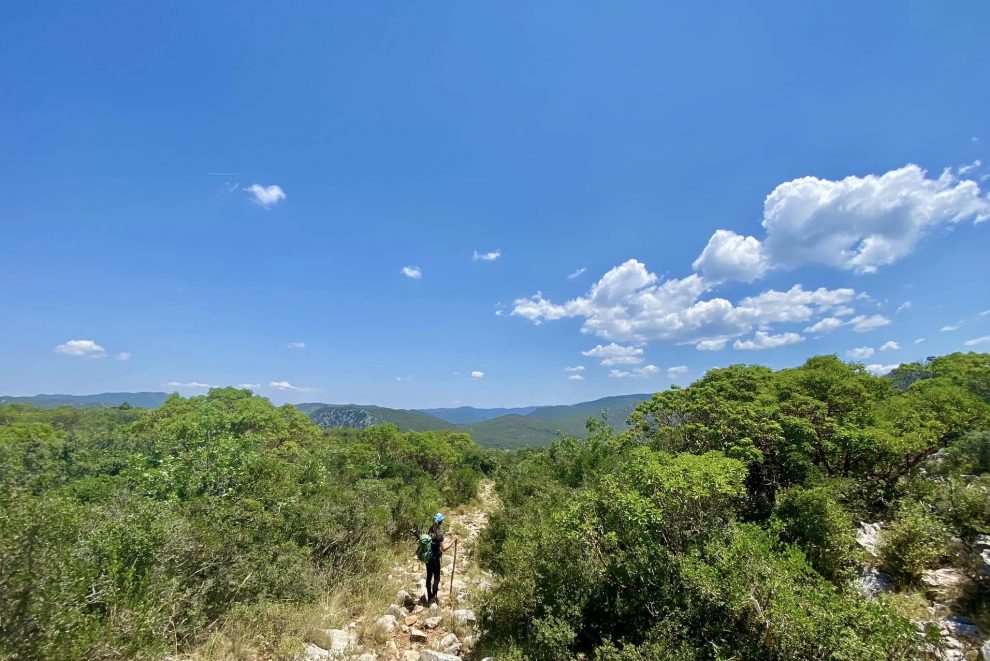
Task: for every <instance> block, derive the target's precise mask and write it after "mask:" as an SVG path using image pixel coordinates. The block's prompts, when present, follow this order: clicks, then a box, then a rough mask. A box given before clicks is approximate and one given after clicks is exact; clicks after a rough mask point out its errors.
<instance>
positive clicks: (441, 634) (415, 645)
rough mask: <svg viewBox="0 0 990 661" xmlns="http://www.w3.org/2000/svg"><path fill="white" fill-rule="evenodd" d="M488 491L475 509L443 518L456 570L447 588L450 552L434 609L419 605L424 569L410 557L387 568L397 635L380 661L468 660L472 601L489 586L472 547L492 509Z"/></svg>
mask: <svg viewBox="0 0 990 661" xmlns="http://www.w3.org/2000/svg"><path fill="white" fill-rule="evenodd" d="M492 487H493V485H492V483H491V482H485V483H482V485H481V488H480V489H479V494H478V501H479V502H478V504H477V505H474V506H472V507H468V508H466V509H464V510H463V511H461V512H455V513H453V514H451V515H450V516H449V517H448V522H449V523H448V526H447V530H448V531H449V533H448V534H453V535H457V536H458V543H457V554H456V557H457V565H456V571H454V575H453V582H451V572H452V570H453V569H454V549H453V548H451V549H450V550H448V551H447V552H446V553H444V556H443V561H442V572H441V575H440V604H439V606H437V605H434V606H431V607H427V606H425V605H424V599H423V597H424V596H425V594H426V569H425V567H424V565H423V563H421V562H420V561H419V560H417V559H416V558H415V556H413V555H412V554H410V557H409V558H408V559H407V560H406V561H405V562H403V563H401V564H398V565H396V566H395V567H393V568H392V571H391V572H390V576H391V578H392V579H393V580H394V581H395V585H396V588H397V590H398V592H397V595H396V602H397V603H396V604H395V605H393V606H391V607H390V614H392V615H394V616H396V621H397V630H396V632H395V635H394V637H393V638H392V640H391V643H392V644H391V645H390V644H388V643H386V647H385V649H384V650H383V651H382V652H381V653H380V657H381V658H385V659H389V658H393V659H401V660H402V661H413V660H418V659H422V660H423V661H438V660H447V661H450V660H451V659H455V658H463V659H472V658H473V656H472V647H473V645H474V642H475V640H476V637H477V621H476V618H475V614H474V610H473V608H472V605H473V604H472V599H473V598H474V596H475V594H476V593H477V592H478V591H480V590H485V589H487V587H488V586H489V585H490V581H491V576H490V575H489V574H486V572H484V571H482V570H481V569H480V568H479V566H478V562H477V557H476V553H475V546H476V543H477V540H478V536H479V535H481V532H482V531H483V530H484V529H485V527H486V526H487V525H488V516H489V513H490V512H491V511H492V508H493V507H494V505H495V500H494V496H493V491H492ZM406 595H409V597H410V599H407V598H406ZM400 616H401V617H400Z"/></svg>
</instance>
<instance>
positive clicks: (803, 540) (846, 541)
mask: <svg viewBox="0 0 990 661" xmlns="http://www.w3.org/2000/svg"><path fill="white" fill-rule="evenodd" d="M775 517H776V523H777V526H778V528H779V531H780V536H781V538H782V539H783V540H785V541H787V542H791V543H793V544H797V545H798V546H799V547H801V549H802V550H803V551H804V553H805V556H806V557H807V558H808V562H810V563H811V566H812V567H814V568H815V569H816V570H818V573H820V574H821V575H822V576H824V577H826V578H828V579H830V580H833V581H834V580H838V579H840V578H842V577H843V576H844V575H845V574H846V573H847V571H846V570H847V569H848V567H849V564H850V560H851V556H852V551H853V545H854V541H855V540H854V538H853V532H852V527H853V522H852V517H850V516H849V513H848V512H846V511H845V510H844V509H843V508H842V505H840V504H839V502H838V501H837V500H836V499H835V498H834V497H833V496H832V495H831V494H830V492H829V491H828V489H827V488H825V487H818V488H815V489H804V488H801V487H795V488H792V489H789V490H787V491H785V492H784V493H783V494H782V495H781V497H780V499H779V500H778V503H777V510H776V513H775Z"/></svg>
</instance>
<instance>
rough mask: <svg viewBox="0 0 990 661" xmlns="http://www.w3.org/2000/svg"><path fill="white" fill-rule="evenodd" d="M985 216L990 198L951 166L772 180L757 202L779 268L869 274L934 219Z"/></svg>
mask: <svg viewBox="0 0 990 661" xmlns="http://www.w3.org/2000/svg"><path fill="white" fill-rule="evenodd" d="M987 218H990V200H988V198H987V196H986V195H983V194H981V191H980V187H979V185H978V184H977V183H976V182H975V181H972V180H968V179H960V178H959V177H958V176H957V175H955V174H953V173H952V171H951V170H945V171H944V172H943V173H942V174H941V175H940V176H938V177H935V178H929V177H928V174H927V172H925V171H924V170H923V169H921V168H920V167H918V166H917V165H906V166H904V167H902V168H898V169H896V170H891V171H889V172H885V173H884V174H882V175H867V176H865V177H856V176H850V177H846V178H845V179H841V180H837V181H832V180H829V179H819V178H817V177H803V178H801V179H795V180H793V181H788V182H785V183H783V184H780V185H779V186H777V188H776V189H774V190H773V192H771V193H770V195H768V196H767V199H766V201H765V202H764V205H763V227H764V228H766V232H767V236H766V239H764V241H763V250H764V253H765V254H766V255H767V258H768V260H769V261H770V262H771V263H772V264H773V265H774V266H779V267H783V268H794V267H798V266H803V265H805V264H824V265H826V266H832V267H835V268H839V269H844V270H852V271H856V272H858V273H872V272H874V271H876V270H877V268H879V267H881V266H885V265H887V264H893V263H894V262H896V261H897V260H899V259H901V258H902V257H904V256H905V255H907V254H909V253H910V252H911V251H912V250H914V248H915V246H916V245H917V244H918V242H919V241H920V240H921V239H922V238H923V237H924V236H925V234H927V233H928V232H930V231H931V230H932V229H934V228H935V227H938V226H940V225H953V224H956V223H959V222H962V221H965V220H972V221H974V222H977V223H979V222H982V221H984V220H986V219H987Z"/></svg>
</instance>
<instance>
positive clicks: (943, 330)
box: [938, 321, 962, 333]
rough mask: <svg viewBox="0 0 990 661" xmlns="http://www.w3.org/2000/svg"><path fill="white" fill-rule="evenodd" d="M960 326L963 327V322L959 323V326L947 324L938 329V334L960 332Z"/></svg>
mask: <svg viewBox="0 0 990 661" xmlns="http://www.w3.org/2000/svg"><path fill="white" fill-rule="evenodd" d="M960 326H962V322H961V321H960V322H959V323H957V324H946V325H945V326H942V327H941V328H939V329H938V332H939V333H951V332H952V331H957V330H959V327H960Z"/></svg>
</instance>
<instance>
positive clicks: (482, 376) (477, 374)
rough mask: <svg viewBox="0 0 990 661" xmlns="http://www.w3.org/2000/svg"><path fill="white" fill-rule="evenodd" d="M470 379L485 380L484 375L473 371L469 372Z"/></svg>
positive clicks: (478, 371) (479, 371)
mask: <svg viewBox="0 0 990 661" xmlns="http://www.w3.org/2000/svg"><path fill="white" fill-rule="evenodd" d="M471 378H472V379H483V378H485V373H484V372H482V371H481V370H474V371H473V372H471Z"/></svg>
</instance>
